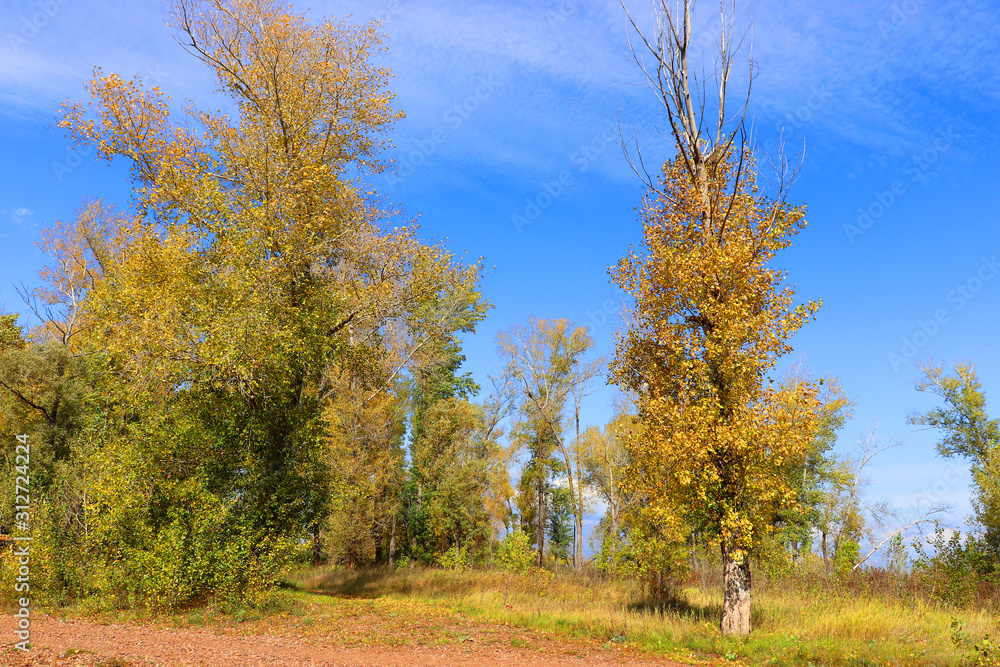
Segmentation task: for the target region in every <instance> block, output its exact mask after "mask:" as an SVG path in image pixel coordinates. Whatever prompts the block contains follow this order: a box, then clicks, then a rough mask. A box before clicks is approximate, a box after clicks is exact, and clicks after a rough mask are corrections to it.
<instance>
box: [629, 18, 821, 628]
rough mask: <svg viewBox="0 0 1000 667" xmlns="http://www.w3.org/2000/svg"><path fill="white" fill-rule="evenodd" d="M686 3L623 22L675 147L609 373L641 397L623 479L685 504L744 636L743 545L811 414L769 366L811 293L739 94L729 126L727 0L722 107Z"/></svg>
mask: <svg viewBox="0 0 1000 667" xmlns="http://www.w3.org/2000/svg"><path fill="white" fill-rule="evenodd" d="M692 5H693V2H692V1H691V0H684V2H683V3H680V4H679V5H678V7H677V8H676V9H673V8H671V6H670V5H669V4H668V3H657V4H656V5H655V12H656V19H657V20H656V21H655V22H654V26H655V27H654V32H653V33H648V31H647V32H643V29H642V28H640V27H639V25H638V24H637V23H635V22H634V21H633V22H632V26H633V28H634V29H635V31H636V34H637V35H638V36H639V38H640V42H641V44H642V48H643V49H645V50H644V51H643V52H642V54H641V55H640V54H639V53H638V52H636V54H635V55H636V61H637V62H638V63H639V64H640V66H641V67H642V68H643V71H644V73H645V74H646V76H647V77H648V80H649V82H650V85H651V87H652V88H653V90H654V92H655V93H656V94H657V97H658V100H659V101H660V102H661V104H662V106H663V109H664V111H665V115H666V117H667V119H668V121H669V123H670V130H671V133H672V136H673V138H674V140H675V148H676V156H675V157H674V158H673V159H671V160H669V161H668V162H667V163H666V164H665V165H664V166H663V169H662V172H661V174H660V175H659V176H658V177H656V178H655V179H652V178H651V179H650V180H649V181H648V185H649V193H648V195H647V197H646V199H645V204H644V207H643V210H642V219H643V233H644V239H643V248H642V250H641V251H639V252H634V251H633V252H630V253H629V255H628V256H627V257H625V258H624V259H622V260H621V261H620V262H619V264H618V266H617V268H616V269H614V270H613V271H612V275H613V279H614V281H615V282H616V283H617V284H618V285H619V286H621V287H622V288H623V289H624V290H625V291H626V292H628V293H629V295H630V296H631V297H632V298H633V299H634V312H633V313H631V324H630V327H629V328H628V330H627V331H625V332H624V333H623V334H622V335H621V336H620V337H619V340H618V345H617V350H616V354H615V357H614V360H613V362H612V365H611V372H612V378H613V380H614V381H615V382H616V383H618V384H619V385H621V386H622V387H623V388H624V389H626V390H628V391H631V392H635V393H636V394H638V395H639V396H640V400H639V415H640V418H641V420H642V423H643V427H644V431H643V437H642V439H640V440H632V441H630V445H629V446H630V447H631V448H632V451H631V452H630V454H631V456H630V458H631V461H632V465H633V467H634V470H633V472H632V478H633V479H636V480H641V483H642V484H643V486H644V487H645V491H646V492H647V493H646V498H647V499H648V502H649V503H650V505H651V506H652V507H651V508H650V511H652V512H653V513H654V514H655V513H656V512H660V513H661V514H662V515H663V516H664V517H670V516H676V515H677V514H678V513H679V514H681V515H682V516H684V517H686V518H688V519H689V520H691V521H697V522H698V524H699V525H701V526H704V527H705V529H706V530H708V531H710V532H712V533H714V534H715V537H716V538H717V539H718V540H719V541H720V544H721V550H722V561H723V567H724V573H723V578H724V601H723V610H722V621H721V628H722V632H723V633H724V634H748V633H749V632H750V607H751V576H750V558H749V556H750V554H751V552H752V551H753V549H754V548H755V545H756V544H757V543H758V541H759V539H760V537H761V535H762V534H763V533H764V532H765V531H767V530H768V529H769V526H770V525H771V518H772V517H773V515H774V512H775V511H776V510H777V508H779V507H781V506H782V505H785V504H787V503H791V502H794V500H795V492H794V490H793V489H792V488H790V486H789V485H788V483H787V481H786V479H785V478H784V477H783V475H782V474H781V473H782V470H783V466H784V464H785V462H786V461H788V460H790V459H797V458H800V457H802V456H803V455H804V452H805V451H806V450H807V447H808V445H809V443H810V442H811V441H812V438H813V436H814V432H815V428H816V421H817V408H816V398H815V387H813V386H812V385H810V384H808V383H801V384H797V385H795V386H794V387H791V388H787V387H780V386H777V385H776V384H774V383H773V382H772V381H771V380H770V379H769V377H768V374H769V372H770V371H771V370H772V369H773V368H774V366H775V363H776V362H777V360H778V358H779V357H781V356H782V355H784V354H787V353H788V352H790V351H791V347H790V345H789V343H788V339H789V337H790V336H791V335H792V334H793V333H794V332H795V331H796V330H798V329H799V327H801V326H802V325H803V324H804V323H805V322H806V321H807V320H809V319H810V318H811V317H812V316H813V315H814V313H815V311H816V310H817V308H818V307H819V304H817V303H812V302H810V303H807V304H805V305H800V306H798V307H794V308H793V306H792V303H793V297H794V293H793V291H792V289H791V287H789V286H787V285H785V284H784V277H785V274H784V273H783V272H782V271H780V270H778V269H776V268H774V266H773V260H774V259H775V257H776V255H777V253H778V252H780V251H781V250H783V249H785V248H786V247H788V245H789V243H790V241H791V238H792V237H793V236H794V235H795V234H797V233H798V232H799V231H800V230H801V229H802V228H803V227H804V226H805V221H804V220H803V211H802V209H801V208H796V207H792V206H789V205H788V204H787V203H786V202H785V195H786V191H787V179H786V178H785V177H786V176H787V172H786V170H785V169H784V168H782V169H781V170H780V173H779V179H778V182H777V188H776V193H775V194H774V195H773V196H772V197H768V196H767V195H766V194H765V193H764V192H762V190H761V188H760V187H759V186H758V181H757V171H756V163H755V159H754V155H753V154H752V151H751V149H750V146H749V145H748V144H747V142H746V141H745V138H746V134H747V133H746V131H745V129H744V124H743V115H744V112H745V106H744V108H743V111H742V112H739V113H737V114H736V121H735V125H734V126H730V125H728V124H727V123H728V121H729V120H730V118H729V116H727V110H726V103H727V97H728V88H729V85H730V80H731V73H732V67H733V63H734V61H735V55H736V53H737V50H738V46H739V45H738V44H737V45H736V47H735V48H734V46H733V41H732V39H731V28H732V23H733V22H732V15H731V13H730V14H728V15H727V13H726V7H725V5H723V7H722V9H723V16H722V25H723V26H724V27H725V29H724V30H723V34H722V37H721V39H720V44H719V45H720V54H721V58H720V59H719V60H718V61H717V62H718V68H717V71H716V79H715V81H714V87H715V90H716V92H717V93H718V97H717V108H715V109H708V110H706V106H705V104H704V101H703V100H699V98H698V97H697V95H698V93H699V91H706V90H709V89H711V87H712V86H713V83H712V82H711V81H698V80H696V79H695V78H694V77H693V76H692V75H691V73H690V70H691V69H692V66H691V62H690V61H691V59H692V53H691V45H692V35H693V28H692ZM630 19H631V17H630ZM716 114H717V115H716ZM640 164H641V163H640ZM664 522H666V523H669V522H668V521H667V519H666V518H665V519H664ZM678 537H680V536H678Z"/></svg>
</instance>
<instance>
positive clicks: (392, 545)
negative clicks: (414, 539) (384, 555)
mask: <svg viewBox="0 0 1000 667" xmlns="http://www.w3.org/2000/svg"><path fill="white" fill-rule="evenodd" d="M398 513H399V512H396V513H394V514H393V515H392V535H391V537H389V567H395V565H396V515H397V514H398Z"/></svg>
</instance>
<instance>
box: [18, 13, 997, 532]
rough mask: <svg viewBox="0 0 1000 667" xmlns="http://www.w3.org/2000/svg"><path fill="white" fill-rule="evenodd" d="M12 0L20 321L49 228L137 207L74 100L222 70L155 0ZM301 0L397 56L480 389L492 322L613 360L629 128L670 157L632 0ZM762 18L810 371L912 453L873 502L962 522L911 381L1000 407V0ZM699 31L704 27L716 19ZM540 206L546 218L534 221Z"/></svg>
mask: <svg viewBox="0 0 1000 667" xmlns="http://www.w3.org/2000/svg"><path fill="white" fill-rule="evenodd" d="M703 4H704V5H705V8H706V9H708V8H711V7H712V6H714V5H713V3H709V2H705V3H703ZM6 6H7V8H8V11H5V12H4V13H3V15H2V17H0V306H3V307H5V308H6V309H7V310H19V309H20V302H19V299H18V298H17V296H16V294H15V293H14V291H13V285H14V284H19V283H21V282H26V283H31V282H32V281H33V280H34V277H35V276H34V272H35V271H36V270H37V269H38V268H39V266H40V264H41V261H42V259H41V257H40V255H39V253H38V252H37V250H36V249H35V247H34V245H33V243H34V241H35V240H36V239H37V237H38V232H39V230H40V229H41V228H42V227H44V226H45V225H46V224H47V223H49V222H51V221H52V220H54V219H57V218H69V217H71V216H72V215H73V211H74V210H75V209H76V208H77V207H78V206H79V205H80V203H81V201H82V200H83V198H84V197H87V196H94V197H103V198H105V199H107V200H110V201H116V202H119V203H121V204H122V205H127V204H128V201H129V188H128V182H127V168H126V167H125V166H124V165H117V164H116V165H112V166H108V165H106V164H103V163H96V162H95V161H94V160H93V155H92V154H90V155H86V154H82V155H81V154H80V152H79V151H75V150H74V149H73V148H72V146H71V145H70V143H69V141H68V139H66V138H65V137H64V136H63V134H62V132H61V131H60V130H58V129H56V128H55V127H54V120H53V119H54V116H55V113H56V111H57V109H58V104H59V102H61V101H62V100H65V99H67V98H71V99H79V98H82V96H83V95H84V90H83V87H82V81H83V80H84V79H86V78H87V77H88V76H89V74H90V71H91V69H92V68H93V67H94V66H101V67H103V68H104V69H105V70H107V71H119V72H121V73H123V74H126V75H134V74H140V75H142V76H143V77H144V78H145V79H146V80H149V81H151V82H153V83H155V84H157V85H160V86H161V87H162V88H164V89H165V90H167V91H168V92H169V93H171V94H172V95H173V96H174V98H175V99H178V100H179V99H183V98H190V99H193V100H194V101H195V102H197V103H199V104H202V105H205V106H207V105H208V104H210V103H211V101H212V99H213V97H212V89H213V82H212V81H211V79H210V77H209V75H208V73H207V71H205V70H204V69H203V68H202V67H201V66H200V64H199V63H198V62H197V61H195V60H194V59H193V58H191V57H190V56H188V55H187V54H186V53H185V52H184V51H183V50H182V49H180V48H179V47H178V46H177V44H176V42H175V41H174V40H173V38H172V37H171V35H170V33H169V31H168V29H167V27H166V25H165V14H164V13H163V10H162V6H160V5H159V4H158V3H152V2H150V3H128V4H126V5H123V4H122V3H111V2H104V1H99V0H95V1H88V0H45V1H41V2H39V1H38V0H30V1H28V0H10V1H9V2H8V3H7V5H6ZM630 7H632V8H633V11H635V13H636V15H637V16H644V15H645V14H646V5H645V4H644V3H638V2H633V3H631V4H630ZM308 11H309V13H310V14H311V15H313V16H322V15H332V16H336V17H342V18H348V17H351V18H350V20H352V21H355V22H361V21H368V20H370V19H372V18H381V19H383V21H384V23H385V26H384V30H385V32H386V33H387V35H388V37H387V39H386V44H387V46H388V48H389V50H388V52H387V53H386V54H385V55H384V57H383V58H382V60H383V61H384V63H385V64H387V65H388V66H390V67H391V68H392V70H393V73H394V79H393V82H392V87H393V88H394V90H395V91H396V93H397V97H396V104H397V106H398V107H399V108H401V109H402V110H404V111H405V112H406V114H407V117H406V119H405V120H403V121H401V122H400V123H399V124H398V126H397V127H396V131H395V135H394V138H395V143H396V145H397V148H396V149H395V151H394V157H395V158H396V160H397V162H398V164H399V166H400V174H399V177H398V178H391V179H376V181H375V185H376V186H377V187H379V188H380V189H381V190H382V191H383V192H384V193H385V194H386V195H387V196H388V197H389V198H390V199H391V200H392V201H393V202H397V203H398V204H399V205H400V206H401V208H402V210H403V211H404V212H405V215H406V216H407V217H417V216H419V223H420V225H421V226H422V230H423V234H424V236H425V237H427V238H447V239H448V240H449V243H450V245H451V247H452V248H453V249H454V250H455V251H457V252H467V253H468V254H469V256H470V258H473V259H474V258H476V257H480V256H483V257H485V259H486V263H487V265H488V266H489V267H490V270H489V272H488V274H487V276H486V278H485V281H484V286H485V291H486V295H487V297H488V298H489V299H490V300H491V301H492V302H493V303H494V304H495V306H496V307H495V309H494V310H493V311H491V313H490V315H489V317H488V319H487V321H486V322H485V323H484V324H483V325H482V326H481V328H480V330H479V331H478V332H477V334H476V335H475V336H473V337H469V338H468V340H467V341H466V345H465V349H466V353H467V355H468V368H469V369H471V370H472V371H473V372H474V374H475V375H476V377H477V378H478V379H479V380H480V381H482V380H484V379H485V376H486V374H487V373H488V372H490V371H491V370H492V368H493V364H494V359H495V354H494V348H495V343H494V336H495V333H496V331H497V330H499V329H502V328H505V327H507V326H509V325H511V324H513V323H517V322H522V321H524V320H525V319H526V318H528V317H529V316H537V317H542V318H552V317H569V318H572V319H573V320H574V321H576V322H577V323H580V324H587V325H590V326H591V327H592V330H593V335H594V337H595V339H596V341H597V344H598V347H599V352H600V353H602V354H610V352H611V351H612V348H613V330H614V325H615V322H616V317H617V316H616V312H617V309H618V305H619V304H620V302H621V295H620V293H618V291H617V290H616V288H614V286H612V285H611V284H610V283H609V281H608V274H607V268H608V266H610V265H612V264H614V263H615V262H616V261H617V260H618V259H619V258H620V257H621V256H622V255H623V254H624V253H625V252H626V251H627V250H628V248H629V246H630V245H632V244H636V243H638V242H639V241H640V226H639V223H638V220H637V217H636V214H635V207H636V206H637V205H638V204H639V202H640V198H641V194H642V188H641V184H640V183H639V181H638V179H637V178H636V176H635V175H634V174H633V173H632V172H631V171H630V169H629V168H628V165H627V163H626V162H625V159H624V157H623V155H622V151H621V147H620V146H619V145H618V143H617V129H616V124H617V123H618V122H621V123H622V125H623V126H624V127H625V128H627V129H629V128H635V129H637V130H639V131H640V132H641V136H643V137H644V144H645V146H646V147H647V151H648V155H649V156H651V157H652V158H654V160H655V159H656V158H661V157H663V156H665V155H666V154H667V149H668V147H667V146H666V145H664V144H663V143H662V142H661V141H660V140H659V139H658V135H657V129H658V128H659V127H660V123H661V121H662V119H661V118H660V116H659V115H658V113H657V109H656V108H655V106H654V105H653V100H652V98H651V96H650V93H649V91H648V89H646V88H645V87H644V86H643V85H642V81H641V77H640V74H639V72H638V70H637V68H636V66H635V64H634V63H632V62H630V61H629V59H628V46H627V43H626V41H625V34H626V33H625V18H624V14H623V12H622V10H621V7H620V6H619V5H618V3H617V2H610V1H605V0H589V1H588V2H586V3H584V2H582V0H539V1H538V2H531V3H529V2H485V1H476V0H471V1H466V2H458V1H457V0H437V1H434V0H388V1H382V0H375V1H374V2H347V1H343V2H342V1H336V0H316V1H315V2H313V3H311V4H310V5H309V10H308ZM751 16H752V20H753V31H752V35H753V45H754V46H753V55H754V58H755V60H756V61H757V63H758V65H759V72H758V76H757V78H756V80H755V82H754V94H753V99H752V102H751V108H750V113H751V115H752V117H753V119H754V121H755V126H756V131H757V135H758V138H759V139H760V141H762V142H767V141H770V140H774V139H776V138H777V137H778V136H779V135H781V136H783V137H784V139H785V141H786V143H787V144H788V146H789V147H790V148H792V149H793V151H798V150H803V149H804V153H803V155H804V157H803V161H802V170H801V173H800V177H799V180H798V182H797V183H796V185H795V187H794V188H793V190H792V193H791V200H792V201H793V202H802V203H805V204H806V205H807V206H808V215H807V219H808V221H809V227H808V228H807V229H806V231H804V232H803V233H802V234H801V235H800V236H799V237H798V238H797V239H796V241H795V243H794V244H793V246H792V248H791V249H789V250H788V251H787V252H786V253H785V254H784V255H783V256H781V257H780V258H779V259H778V262H777V263H778V264H779V265H780V266H782V267H784V268H787V269H788V271H789V277H790V280H791V281H792V282H793V283H795V284H796V286H797V289H798V294H799V295H800V297H801V298H802V299H822V300H823V304H824V305H823V308H822V309H821V310H820V312H819V316H818V318H817V320H816V321H815V322H813V323H811V324H809V325H808V326H807V327H806V328H805V329H803V330H802V331H801V332H800V333H799V334H798V335H796V337H795V338H794V339H793V343H794V345H795V348H796V353H795V360H800V361H803V362H804V363H805V364H807V365H808V366H809V368H811V370H812V371H813V372H814V373H815V374H817V375H836V376H839V378H840V379H841V381H842V382H843V384H844V387H845V389H846V390H847V391H848V393H850V394H851V395H853V396H855V397H856V398H857V401H858V407H857V413H856V417H855V419H854V420H853V422H851V423H850V424H849V425H848V426H847V428H846V429H845V431H844V433H843V439H842V442H841V445H840V446H841V447H842V448H844V449H848V448H850V447H851V446H852V445H853V442H854V440H855V439H856V437H857V436H858V435H859V434H860V433H861V432H863V431H865V430H866V429H867V428H868V427H869V426H871V425H873V424H874V423H875V422H876V421H878V422H881V424H882V426H881V428H880V429H879V435H880V437H882V438H884V439H885V440H886V441H890V440H899V441H901V442H903V443H904V446H902V447H899V448H896V449H893V450H891V451H889V452H887V453H886V454H884V455H883V456H881V457H879V458H878V459H876V460H875V461H874V462H873V464H872V465H871V467H870V469H869V473H870V476H871V478H872V486H871V488H870V495H871V496H872V497H873V498H881V497H885V498H887V499H888V500H889V501H890V502H891V503H892V504H893V505H895V506H898V507H901V508H912V505H913V503H914V501H915V500H916V499H917V498H919V497H921V496H922V495H923V494H925V493H929V494H930V495H931V496H933V497H934V498H935V499H938V500H939V501H940V502H950V503H954V504H955V505H956V506H957V508H956V511H955V513H954V514H953V515H952V517H951V521H952V522H953V523H956V524H957V523H960V522H961V521H962V517H963V516H964V515H966V514H967V513H968V512H969V505H968V492H967V484H968V476H967V474H966V472H965V470H964V466H961V465H959V471H958V472H957V473H956V472H953V471H951V470H950V465H951V464H949V463H948V462H945V461H942V460H941V459H939V458H937V457H936V456H935V453H934V448H933V443H934V442H935V441H936V438H935V436H934V434H932V433H928V432H915V431H913V430H912V429H911V428H910V427H908V426H907V425H906V423H905V417H906V414H907V412H908V411H910V410H912V409H925V408H927V407H929V406H930V405H931V404H932V401H931V399H930V397H928V396H926V395H922V394H919V393H917V392H916V391H914V389H913V387H912V383H913V381H914V379H915V378H916V371H915V368H914V366H913V364H912V357H913V356H914V355H917V356H933V357H937V358H941V359H943V360H945V361H946V362H950V361H953V360H954V359H969V360H974V361H976V362H977V364H978V369H979V372H980V377H981V379H982V381H983V383H984V386H985V388H986V390H987V397H988V398H992V399H993V402H992V403H991V406H992V408H993V411H994V414H997V413H998V412H1000V407H997V406H1000V353H998V352H997V346H996V344H995V343H996V340H997V336H996V332H995V328H996V324H997V317H996V314H997V313H998V312H1000V309H998V306H1000V275H993V274H994V273H997V271H996V270H994V269H992V268H991V267H992V266H993V262H995V261H996V260H995V259H994V258H1000V225H998V224H997V211H998V209H1000V206H998V204H1000V188H998V185H1000V173H998V172H1000V170H998V167H997V162H996V160H995V157H994V156H995V155H996V154H997V150H998V148H1000V146H998V143H1000V142H998V136H1000V135H998V133H997V132H996V130H995V128H996V127H998V126H1000V122H998V121H1000V111H998V109H1000V105H998V101H1000V68H998V67H997V66H996V63H997V61H998V57H1000V53H998V51H1000V3H998V2H985V1H982V0H966V1H964V2H961V3H959V2H938V3H931V2H927V1H926V0H902V1H893V2H880V1H874V2H873V1H867V2H860V1H856V0H848V1H842V2H790V1H780V0H756V1H755V2H753V3H752V5H751V6H750V8H749V10H743V12H742V14H741V19H742V20H744V21H746V20H748V19H749V18H750V17H751ZM698 29H699V30H700V31H703V33H699V34H705V35H707V36H711V35H712V31H713V25H712V22H711V20H709V19H708V18H707V15H702V16H700V17H699V24H698ZM547 195H550V196H547ZM532 205H534V206H537V207H538V209H537V211H536V210H534V209H532V208H531V207H532ZM527 212H531V213H532V214H533V216H532V217H533V220H532V223H531V224H530V225H519V224H518V223H517V222H516V220H517V218H516V217H515V216H518V215H520V216H525V214H526V213H527ZM536 213H537V215H534V214H536ZM963 290H964V292H963ZM892 355H897V357H898V358H897V357H893V356H892ZM609 396H610V395H609V392H608V391H607V390H603V389H602V390H601V391H598V392H596V393H595V394H594V395H593V396H591V397H590V399H589V402H588V404H586V409H587V411H586V415H585V419H586V421H587V422H588V423H602V422H603V421H605V420H606V419H607V418H608V416H609V414H610V408H609V404H610V399H609Z"/></svg>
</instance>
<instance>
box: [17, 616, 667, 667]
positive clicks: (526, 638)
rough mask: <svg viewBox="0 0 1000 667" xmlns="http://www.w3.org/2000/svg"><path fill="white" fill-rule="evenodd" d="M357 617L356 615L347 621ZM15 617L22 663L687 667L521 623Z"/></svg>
mask: <svg viewBox="0 0 1000 667" xmlns="http://www.w3.org/2000/svg"><path fill="white" fill-rule="evenodd" d="M345 622H350V620H345ZM13 630H14V624H13V619H12V618H11V617H10V615H5V616H4V618H3V622H2V623H0V633H2V634H0V640H2V646H3V649H2V650H0V664H3V665H12V666H14V665H16V666H18V667H28V666H31V667H37V666H40V665H46V666H48V665H73V666H83V665H86V666H88V667H140V666H146V665H158V666H159V665H163V666H167V665H170V666H174V665H177V666H180V665H184V666H195V665H198V666H203V667H216V666H223V665H224V666H226V667H229V666H237V665H239V666H244V665H245V666H247V667H256V666H264V665H267V666H268V667H271V666H279V665H281V666H284V665H288V666H292V665H294V666H296V667H299V666H306V665H308V666H311V667H312V666H317V667H318V666H320V665H322V666H324V667H325V666H331V667H332V666H334V665H337V666H344V667H346V666H351V667H361V666H366V667H367V666H372V667H430V666H438V665H441V666H444V665H463V666H468V667H480V666H482V667H485V666H487V665H489V666H491V667H492V666H494V665H496V666H502V665H503V666H506V665H509V666H511V667H513V666H515V665H516V666H517V667H570V666H574V667H575V666H582V665H601V666H604V665H606V666H611V665H632V666H635V667H640V666H641V667H646V666H649V667H652V666H654V665H656V666H658V667H684V665H682V664H681V663H677V662H671V661H669V660H664V659H657V658H652V657H649V656H645V655H642V654H639V653H636V652H633V651H630V650H627V649H622V648H620V647H618V646H609V645H607V644H605V645H601V644H598V643H594V642H585V641H576V640H570V639H566V638H562V637H556V636H553V635H549V634H545V633H538V632H532V631H529V630H523V629H521V628H515V627H509V626H501V625H489V624H480V623H469V624H467V625H464V626H463V627H462V628H461V633H459V634H457V635H456V634H455V633H448V634H449V636H451V637H457V639H456V640H454V641H452V640H450V639H449V640H447V642H446V643H442V644H439V645H435V644H427V643H423V642H422V643H420V644H416V645H414V644H411V643H406V644H405V645H403V646H378V645H368V646H355V647H350V646H345V645H344V644H343V643H340V644H338V643H337V642H336V641H335V640H331V639H330V638H329V637H323V636H301V635H300V636H295V635H288V634H273V635H272V634H267V633H259V632H257V633H253V634H245V632H244V631H241V629H240V628H239V626H235V627H222V628H212V629H204V628H197V629H195V628H170V627H166V626H162V625H134V624H108V625H102V624H100V623H95V622H92V621H85V620H78V619H71V620H57V619H55V618H52V617H49V616H38V617H36V618H34V619H33V620H32V626H31V641H32V644H33V648H32V649H31V650H30V652H28V653H23V652H22V651H18V650H16V649H14V648H13V642H12V641H11V640H10V638H11V637H13Z"/></svg>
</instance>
